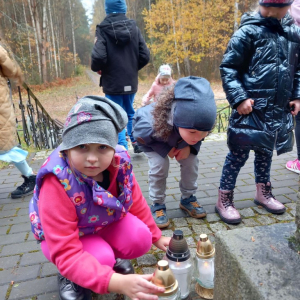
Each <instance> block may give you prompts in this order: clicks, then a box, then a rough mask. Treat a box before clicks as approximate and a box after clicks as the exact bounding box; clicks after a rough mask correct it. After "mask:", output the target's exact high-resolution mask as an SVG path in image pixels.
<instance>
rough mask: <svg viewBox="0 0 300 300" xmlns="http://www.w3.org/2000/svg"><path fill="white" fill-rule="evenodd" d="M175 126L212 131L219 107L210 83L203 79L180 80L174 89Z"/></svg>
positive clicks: (187, 78)
mask: <svg viewBox="0 0 300 300" xmlns="http://www.w3.org/2000/svg"><path fill="white" fill-rule="evenodd" d="M173 111H174V113H173V124H174V125H175V126H177V127H182V128H187V129H196V130H199V131H210V130H211V129H212V128H213V126H214V124H215V121H216V117H217V107H216V103H215V98H214V93H213V91H212V89H211V87H210V83H209V82H208V81H207V80H206V79H205V78H202V77H195V76H189V77H184V78H180V79H179V80H178V81H177V83H176V85H175V88H174V107H173Z"/></svg>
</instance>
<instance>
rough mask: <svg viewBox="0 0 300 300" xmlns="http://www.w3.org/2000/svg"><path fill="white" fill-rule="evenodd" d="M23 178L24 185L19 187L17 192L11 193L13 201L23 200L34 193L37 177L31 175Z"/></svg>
mask: <svg viewBox="0 0 300 300" xmlns="http://www.w3.org/2000/svg"><path fill="white" fill-rule="evenodd" d="M22 177H23V178H24V182H23V184H22V185H20V186H18V187H17V189H16V190H14V191H13V192H11V197H12V198H13V199H16V198H22V197H24V196H26V195H30V194H32V193H33V190H34V186H35V179H36V175H31V176H29V177H26V176H24V175H22Z"/></svg>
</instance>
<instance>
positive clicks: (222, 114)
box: [215, 105, 231, 133]
mask: <svg viewBox="0 0 300 300" xmlns="http://www.w3.org/2000/svg"><path fill="white" fill-rule="evenodd" d="M230 115H231V107H230V105H228V106H225V107H223V108H220V109H218V110H217V120H216V125H215V131H217V132H218V133H220V132H225V131H227V128H228V124H229V118H230Z"/></svg>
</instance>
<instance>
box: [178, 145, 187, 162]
mask: <svg viewBox="0 0 300 300" xmlns="http://www.w3.org/2000/svg"><path fill="white" fill-rule="evenodd" d="M190 153H191V148H190V146H186V147H184V148H182V149H179V150H178V153H177V154H176V155H175V158H176V160H177V161H179V160H182V159H186V158H188V157H189V155H190Z"/></svg>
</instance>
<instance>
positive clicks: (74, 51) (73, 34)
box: [68, 0, 77, 68]
mask: <svg viewBox="0 0 300 300" xmlns="http://www.w3.org/2000/svg"><path fill="white" fill-rule="evenodd" d="M68 1H69V7H70V16H71V30H72V40H73V56H74V68H76V65H77V61H76V56H77V55H76V43H75V33H74V18H73V10H72V2H71V1H72V0H68Z"/></svg>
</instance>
